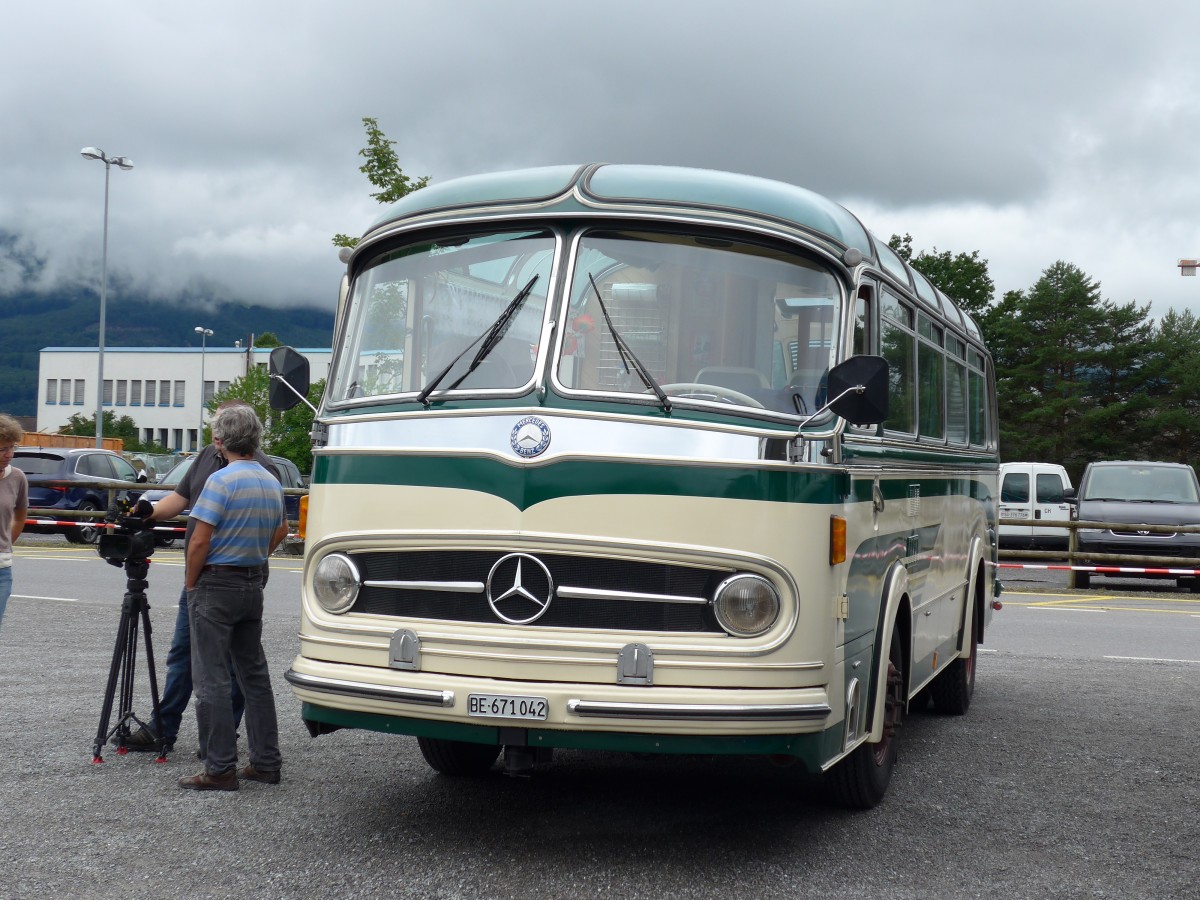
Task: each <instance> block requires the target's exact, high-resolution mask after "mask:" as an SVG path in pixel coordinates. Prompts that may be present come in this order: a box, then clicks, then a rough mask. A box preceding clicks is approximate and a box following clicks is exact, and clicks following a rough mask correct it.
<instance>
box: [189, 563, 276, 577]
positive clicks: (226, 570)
mask: <svg viewBox="0 0 1200 900" xmlns="http://www.w3.org/2000/svg"><path fill="white" fill-rule="evenodd" d="M261 571H262V566H261V565H257V566H221V565H208V566H205V567H204V568H203V569H201V570H200V574H201V575H204V574H205V573H207V572H215V573H217V574H224V575H240V574H241V573H243V572H261Z"/></svg>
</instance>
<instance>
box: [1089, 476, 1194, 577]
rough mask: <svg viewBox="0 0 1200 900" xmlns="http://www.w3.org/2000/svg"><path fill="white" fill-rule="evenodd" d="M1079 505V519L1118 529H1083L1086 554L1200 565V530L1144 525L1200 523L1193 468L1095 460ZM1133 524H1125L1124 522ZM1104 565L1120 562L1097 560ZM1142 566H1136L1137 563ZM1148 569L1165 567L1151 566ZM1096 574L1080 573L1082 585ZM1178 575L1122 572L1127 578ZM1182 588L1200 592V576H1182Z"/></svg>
mask: <svg viewBox="0 0 1200 900" xmlns="http://www.w3.org/2000/svg"><path fill="white" fill-rule="evenodd" d="M1074 502H1075V503H1077V504H1078V510H1079V519H1080V520H1081V521H1089V522H1104V523H1111V524H1112V526H1113V527H1110V528H1106V529H1103V530H1100V529H1082V528H1081V529H1080V530H1079V551H1080V552H1081V553H1118V554H1121V555H1123V556H1174V557H1179V558H1180V559H1181V560H1185V561H1186V562H1185V563H1184V565H1182V566H1179V567H1178V568H1200V534H1181V533H1179V532H1158V531H1153V532H1152V531H1150V530H1149V529H1140V528H1138V527H1137V526H1138V525H1164V526H1172V525H1200V482H1198V481H1197V479H1196V473H1195V471H1194V470H1193V469H1192V467H1191V466H1188V465H1184V464H1183V463H1165V462H1094V463H1089V464H1088V467H1087V468H1086V469H1084V472H1083V478H1082V479H1081V480H1080V482H1079V490H1078V492H1077V494H1076V498H1075V501H1074ZM1126 525H1127V526H1128V527H1123V526H1126ZM1097 564H1099V565H1115V563H1111V562H1104V561H1097ZM1134 565H1135V566H1136V564H1134ZM1147 567H1148V568H1156V567H1157V568H1162V565H1161V564H1157V565H1156V564H1153V563H1152V564H1149V565H1148V566H1147ZM1090 576H1091V573H1089V572H1077V573H1076V574H1075V584H1076V586H1077V587H1087V586H1088V584H1089V583H1090V581H1091V577H1090ZM1130 576H1133V577H1147V578H1155V577H1158V578H1161V577H1174V576H1163V575H1153V574H1147V575H1145V576H1137V575H1136V574H1135V573H1121V577H1122V578H1125V577H1130ZM1178 578H1179V586H1180V587H1188V588H1191V590H1192V591H1193V592H1200V580H1198V579H1196V578H1193V577H1191V576H1186V575H1185V576H1179V577H1178Z"/></svg>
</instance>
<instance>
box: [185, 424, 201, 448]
mask: <svg viewBox="0 0 1200 900" xmlns="http://www.w3.org/2000/svg"><path fill="white" fill-rule="evenodd" d="M188 449H189V450H196V451H198V450H199V449H200V441H199V440H198V439H197V438H196V429H195V428H189V429H188Z"/></svg>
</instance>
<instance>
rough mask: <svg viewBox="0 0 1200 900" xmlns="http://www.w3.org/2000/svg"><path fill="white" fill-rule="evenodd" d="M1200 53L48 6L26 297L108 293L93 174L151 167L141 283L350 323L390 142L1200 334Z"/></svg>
mask: <svg viewBox="0 0 1200 900" xmlns="http://www.w3.org/2000/svg"><path fill="white" fill-rule="evenodd" d="M64 22H69V23H70V26H69V27H63V23H64ZM48 33H53V34H54V35H55V42H54V52H53V53H47V52H46V47H45V44H44V42H40V41H34V40H30V39H29V36H30V35H37V34H48ZM1197 34H1200V7H1196V6H1195V5H1193V6H1186V5H1181V4H1178V3H1156V2H1149V3H1143V4H1141V5H1140V6H1139V7H1138V10H1137V14H1136V15H1133V14H1130V12H1129V11H1128V9H1125V8H1122V7H1112V8H1111V9H1110V8H1109V7H1105V6H1103V5H1099V6H1097V5H1095V4H1083V3H1062V4H1044V3H1036V4H1035V3H1031V2H1022V0H1017V2H1008V3H1003V4H1001V3H994V4H993V3H981V4H959V5H951V4H945V3H934V2H931V0H928V2H925V0H915V2H912V3H907V4H902V5H896V4H890V3H883V2H879V3H859V4H854V3H850V4H824V5H816V4H798V3H786V2H765V3H759V4H743V5H740V6H739V5H731V4H728V3H717V2H712V0H691V2H689V3H686V4H684V3H678V4H674V3H664V4H649V3H645V2H631V0H611V2H609V3H607V4H604V5H603V6H594V5H592V6H580V5H579V4H563V3H551V2H543V0H531V2H528V3H523V4H519V5H518V6H516V7H511V6H504V5H498V4H492V3H488V2H483V0H478V2H466V3H460V4H450V5H447V4H440V3H434V2H410V3H405V4H395V3H390V2H384V0H375V2H359V3H355V4H352V5H350V6H347V7H337V6H335V5H330V4H320V3H317V2H315V0H299V2H291V3H286V4H285V3H282V2H277V0H270V2H263V3H256V4H250V5H245V4H234V3H232V2H226V0H216V2H214V3H210V4H206V5H205V6H204V7H177V6H171V5H161V4H158V5H152V4H133V5H127V6H126V7H123V8H122V11H121V15H119V16H114V15H113V14H112V12H111V10H107V9H104V8H102V7H97V6H95V5H94V4H85V3H82V2H78V0H64V2H61V3H55V4H41V5H36V4H26V5H23V6H19V7H16V8H14V9H13V10H9V11H7V12H6V14H5V28H4V30H3V31H2V32H0V53H3V56H4V59H5V61H6V70H7V71H9V72H10V73H16V74H15V75H14V77H13V78H11V79H9V80H8V82H7V83H6V84H5V85H3V86H0V104H2V109H0V111H2V112H3V121H4V122H5V135H4V145H5V147H6V149H7V151H8V152H7V153H6V154H5V165H4V167H2V168H0V232H2V233H3V234H7V235H10V236H15V237H13V238H12V239H9V240H0V293H12V292H13V291H15V290H50V289H53V288H54V287H56V286H59V285H63V284H67V285H70V284H78V283H91V284H95V283H97V282H98V280H99V271H100V249H101V243H102V240H101V230H102V229H101V226H102V221H103V201H104V168H103V165H102V164H101V163H98V162H94V161H85V160H83V159H81V158H80V157H79V155H78V150H79V148H81V147H83V146H88V145H91V146H99V147H101V148H103V149H104V150H106V151H107V152H109V153H110V154H123V155H126V156H129V157H131V158H132V159H133V160H134V163H135V168H134V169H133V170H132V171H130V172H122V171H119V170H115V169H114V170H113V171H112V172H111V176H110V183H109V191H110V197H109V252H108V260H109V269H110V273H118V274H119V276H120V278H121V283H122V284H126V283H127V284H130V285H135V286H137V288H138V289H139V290H141V291H143V292H145V293H147V294H150V295H152V296H156V297H161V298H162V299H163V300H164V301H166V302H170V301H175V302H179V301H178V298H179V297H181V296H183V295H184V293H185V292H186V294H187V295H188V296H189V297H192V298H194V297H196V296H198V295H200V294H201V293H203V294H206V295H209V294H210V295H222V296H221V297H219V298H218V297H215V296H214V299H244V300H246V301H251V302H261V303H272V304H288V305H317V306H326V307H331V306H332V305H333V302H334V299H335V296H336V289H337V282H338V278H339V276H340V271H341V265H340V264H339V263H338V261H337V256H336V251H335V248H334V247H333V246H332V245H331V243H330V238H331V236H332V235H333V234H334V233H336V232H346V233H351V234H355V233H361V231H362V230H363V229H364V228H365V227H366V226H367V225H368V224H369V223H370V222H371V221H373V220H374V219H375V217H376V216H377V215H378V214H379V212H380V208H379V207H378V205H377V204H375V202H374V201H373V200H372V199H371V198H370V196H369V193H370V192H371V191H372V190H374V188H372V187H371V186H370V184H369V183H368V182H367V180H366V178H365V177H364V176H363V175H362V174H360V173H359V171H358V167H359V165H361V163H362V159H361V158H360V157H359V155H358V151H359V149H360V148H361V147H362V146H363V144H364V142H365V137H364V133H363V128H362V123H361V119H362V117H363V116H372V117H376V118H378V119H379V123H380V126H381V127H382V128H383V130H384V131H385V132H386V133H387V135H388V136H389V137H390V138H392V139H394V140H396V141H397V145H396V149H397V152H398V153H399V155H400V158H401V161H402V164H403V165H404V167H405V170H406V171H407V172H408V173H409V174H410V175H412V176H414V177H415V176H420V175H430V176H432V177H433V179H434V180H435V181H444V180H446V179H449V178H452V177H455V176H458V175H463V174H470V173H474V172H481V171H492V170H497V169H505V168H516V167H525V166H534V165H544V164H558V163H564V162H586V161H593V160H597V161H613V162H645V163H662V164H677V165H693V166H702V167H710V168H721V169H729V170H733V171H739V172H746V173H750V174H755V175H761V176H765V177H770V178H778V179H781V180H784V181H790V182H793V183H797V184H802V185H804V186H806V187H809V188H811V189H813V190H817V191H820V192H822V193H824V194H826V195H828V196H830V197H833V198H834V199H836V200H838V201H840V202H842V203H844V204H845V205H846V206H847V207H849V208H850V209H851V210H852V211H854V212H855V213H857V214H858V215H859V216H860V217H861V218H862V219H863V220H864V222H865V223H866V224H867V226H868V227H869V228H871V229H872V230H873V231H874V232H875V233H876V234H878V235H880V236H881V237H884V238H886V237H887V236H888V235H890V234H892V233H905V232H907V233H910V234H912V236H913V239H914V243H915V246H916V247H917V248H924V249H932V248H933V247H934V246H936V247H937V248H939V249H941V250H952V251H955V252H958V251H967V252H969V251H972V250H979V251H980V253H981V254H982V255H983V256H984V257H986V258H987V259H988V260H989V261H990V266H991V271H992V275H993V278H994V279H995V282H996V288H997V291H998V292H1003V291H1005V290H1012V289H1023V288H1027V287H1029V286H1030V285H1031V284H1032V283H1033V282H1034V281H1036V279H1037V278H1038V276H1039V275H1040V273H1041V271H1042V270H1043V269H1044V268H1046V267H1047V266H1049V265H1051V264H1052V263H1053V262H1055V261H1056V260H1058V259H1066V260H1068V261H1070V262H1073V263H1075V264H1076V265H1078V266H1080V267H1081V268H1082V269H1084V271H1086V272H1087V273H1088V274H1089V275H1090V276H1092V277H1093V278H1096V279H1098V280H1099V281H1100V282H1101V284H1102V289H1103V293H1104V295H1105V296H1106V297H1108V298H1110V299H1113V300H1116V301H1118V302H1125V301H1128V300H1135V299H1136V300H1139V301H1141V302H1147V301H1153V313H1154V314H1155V315H1161V314H1162V313H1163V312H1165V311H1166V309H1167V308H1168V307H1172V306H1174V307H1176V308H1183V307H1191V308H1194V309H1200V279H1182V278H1180V277H1179V274H1178V269H1177V268H1176V266H1175V262H1176V260H1177V259H1178V258H1179V257H1182V256H1189V255H1200V227H1198V225H1197V222H1198V219H1200V216H1198V215H1197V213H1198V211H1200V179H1197V178H1196V177H1195V173H1196V150H1195V148H1196V147H1197V146H1200V67H1198V63H1197V60H1198V59H1200V54H1197V53H1196V35H1197ZM31 261H35V263H36V264H31Z"/></svg>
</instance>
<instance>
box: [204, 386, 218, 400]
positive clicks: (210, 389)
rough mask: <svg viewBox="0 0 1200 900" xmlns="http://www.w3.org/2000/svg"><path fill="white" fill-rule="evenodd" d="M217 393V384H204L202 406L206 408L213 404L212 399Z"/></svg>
mask: <svg viewBox="0 0 1200 900" xmlns="http://www.w3.org/2000/svg"><path fill="white" fill-rule="evenodd" d="M216 393H217V383H216V382H215V381H206V382H204V405H205V406H208V405H209V404H210V403H212V402H213V397H214V396H215V395H216Z"/></svg>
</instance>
